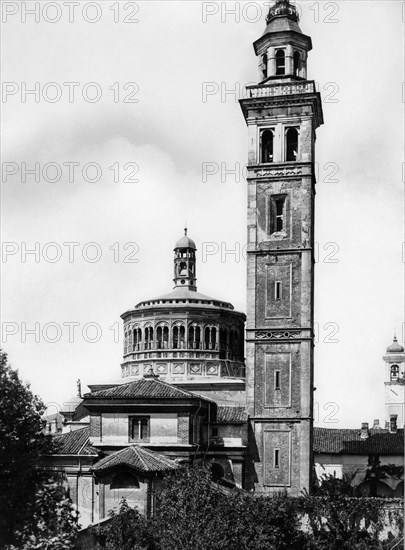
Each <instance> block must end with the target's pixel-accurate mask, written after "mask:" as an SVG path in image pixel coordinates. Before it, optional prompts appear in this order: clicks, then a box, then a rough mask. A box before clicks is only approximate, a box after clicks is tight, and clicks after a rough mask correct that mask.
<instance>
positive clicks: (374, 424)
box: [373, 418, 380, 430]
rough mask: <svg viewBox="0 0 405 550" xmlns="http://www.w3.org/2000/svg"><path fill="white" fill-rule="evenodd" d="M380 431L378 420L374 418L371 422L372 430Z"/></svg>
mask: <svg viewBox="0 0 405 550" xmlns="http://www.w3.org/2000/svg"><path fill="white" fill-rule="evenodd" d="M379 429H380V421H379V420H378V418H376V419H375V420H374V422H373V430H379Z"/></svg>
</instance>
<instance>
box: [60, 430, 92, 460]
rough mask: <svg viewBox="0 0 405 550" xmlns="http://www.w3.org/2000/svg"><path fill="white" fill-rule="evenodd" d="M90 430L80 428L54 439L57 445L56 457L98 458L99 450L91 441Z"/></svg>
mask: <svg viewBox="0 0 405 550" xmlns="http://www.w3.org/2000/svg"><path fill="white" fill-rule="evenodd" d="M89 437H90V428H89V427H88V426H86V427H85V428H80V429H78V430H74V431H72V432H68V433H65V434H62V435H56V436H54V438H53V442H54V443H55V451H54V452H53V453H52V454H54V455H80V456H82V455H87V456H97V454H98V453H97V450H96V449H95V448H94V447H93V446H92V445H91V443H90V441H89Z"/></svg>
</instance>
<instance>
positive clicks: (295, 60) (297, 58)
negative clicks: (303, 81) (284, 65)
mask: <svg viewBox="0 0 405 550" xmlns="http://www.w3.org/2000/svg"><path fill="white" fill-rule="evenodd" d="M293 63H294V76H299V72H300V53H299V52H294V57H293Z"/></svg>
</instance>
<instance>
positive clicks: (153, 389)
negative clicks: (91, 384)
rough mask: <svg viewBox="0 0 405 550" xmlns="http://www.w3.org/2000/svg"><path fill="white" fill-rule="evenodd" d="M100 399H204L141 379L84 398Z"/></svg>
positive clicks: (152, 379) (165, 384) (155, 381)
mask: <svg viewBox="0 0 405 550" xmlns="http://www.w3.org/2000/svg"><path fill="white" fill-rule="evenodd" d="M94 397H96V398H99V397H102V398H104V399H133V398H148V399H149V398H152V399H204V400H206V401H211V400H210V399H207V398H205V397H203V398H201V397H200V396H198V395H195V394H194V393H191V392H189V391H186V390H181V389H179V388H176V387H174V386H172V385H171V384H168V383H167V382H163V381H162V380H157V379H156V378H142V379H141V380H134V381H133V382H128V383H127V384H121V385H119V386H115V387H114V388H108V389H106V390H99V391H95V392H93V393H87V394H86V395H85V398H87V399H92V398H94Z"/></svg>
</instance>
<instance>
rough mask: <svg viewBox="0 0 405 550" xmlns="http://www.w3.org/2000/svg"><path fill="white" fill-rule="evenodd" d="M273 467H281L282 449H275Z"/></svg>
mask: <svg viewBox="0 0 405 550" xmlns="http://www.w3.org/2000/svg"><path fill="white" fill-rule="evenodd" d="M273 467H274V468H280V449H274V457H273Z"/></svg>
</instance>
